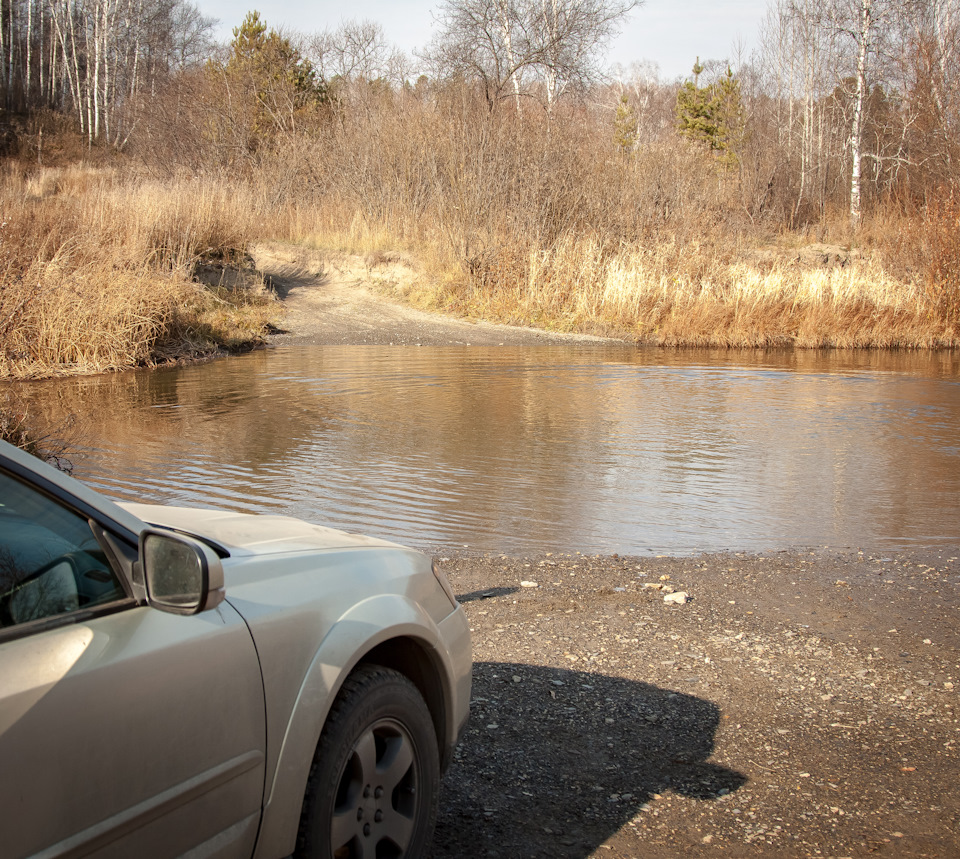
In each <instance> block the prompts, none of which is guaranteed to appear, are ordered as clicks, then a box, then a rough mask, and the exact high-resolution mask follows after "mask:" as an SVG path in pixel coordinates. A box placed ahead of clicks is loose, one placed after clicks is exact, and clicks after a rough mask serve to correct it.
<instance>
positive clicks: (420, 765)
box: [296, 665, 440, 859]
mask: <svg viewBox="0 0 960 859" xmlns="http://www.w3.org/2000/svg"><path fill="white" fill-rule="evenodd" d="M439 786H440V759H439V753H438V750H437V738H436V734H435V733H434V728H433V721H432V719H431V717H430V711H429V710H428V709H427V705H426V703H425V702H424V700H423V697H422V696H421V695H420V693H419V691H418V690H417V688H416V687H415V686H414V685H413V683H411V682H410V681H409V680H408V679H407V678H406V677H404V676H403V675H402V674H400V673H399V672H397V671H394V670H392V669H389V668H383V667H380V666H375V665H366V666H361V667H360V668H359V669H357V670H356V671H355V672H354V673H353V674H352V675H351V676H350V677H349V678H347V680H346V682H345V683H344V685H343V688H342V689H341V690H340V693H339V695H338V696H337V700H336V701H335V702H334V705H333V708H332V709H331V711H330V716H329V718H328V719H327V724H326V725H325V726H324V729H323V733H322V734H321V736H320V743H319V744H318V746H317V751H316V755H315V756H314V759H313V765H312V767H311V769H310V777H309V779H308V781H307V791H306V795H305V797H304V802H303V812H302V815H301V819H300V831H299V835H298V840H297V853H296V855H297V856H298V857H310V859H361V857H366V859H372V857H378V859H380V857H392V859H399V857H407V859H416V857H420V856H425V855H426V854H427V851H428V848H429V846H430V842H431V841H432V839H433V830H434V826H435V825H436V818H437V801H438V794H439Z"/></svg>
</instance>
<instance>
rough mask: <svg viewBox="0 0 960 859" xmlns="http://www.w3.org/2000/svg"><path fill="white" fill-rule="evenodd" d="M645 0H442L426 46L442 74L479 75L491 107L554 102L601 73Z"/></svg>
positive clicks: (428, 56) (549, 105)
mask: <svg viewBox="0 0 960 859" xmlns="http://www.w3.org/2000/svg"><path fill="white" fill-rule="evenodd" d="M640 2H641V0H444V2H443V3H442V4H441V6H440V11H439V14H438V17H437V20H438V23H439V25H440V29H439V32H438V33H437V35H436V36H435V37H434V39H433V41H432V42H431V44H430V46H429V47H428V49H427V52H426V54H425V59H426V60H427V61H428V62H429V63H430V64H431V65H432V67H433V70H434V73H435V74H436V75H437V76H438V77H453V78H455V77H462V78H465V79H468V80H475V81H479V82H480V84H481V85H482V86H483V89H484V93H485V95H486V97H487V101H488V103H489V104H490V106H491V107H492V106H493V105H494V104H496V103H497V102H498V101H500V100H502V99H503V98H505V97H511V98H513V99H514V101H515V103H516V105H517V106H518V107H519V105H520V98H521V96H522V95H533V94H536V93H537V91H538V90H537V89H536V88H534V85H536V87H538V88H539V92H540V93H541V94H542V95H543V98H544V101H545V103H546V106H547V108H548V110H550V109H552V107H553V105H554V103H555V102H556V99H557V98H558V97H560V96H561V95H562V94H563V93H564V92H566V91H568V90H569V89H571V88H576V87H585V86H586V85H587V84H589V83H590V82H592V81H594V80H596V78H597V76H598V71H599V61H600V57H601V53H602V50H603V48H604V47H606V45H607V44H608V43H609V41H610V40H611V39H612V38H613V37H614V36H615V35H616V34H617V33H618V32H619V30H620V27H621V25H622V23H623V19H624V18H625V16H626V15H627V14H628V13H629V12H630V11H632V10H633V9H635V8H637V7H638V6H639V5H640Z"/></svg>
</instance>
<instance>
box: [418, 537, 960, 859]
mask: <svg viewBox="0 0 960 859" xmlns="http://www.w3.org/2000/svg"><path fill="white" fill-rule="evenodd" d="M441 566H442V568H443V569H444V571H445V572H446V573H447V575H448V576H449V578H450V581H451V583H452V584H453V587H454V590H455V591H456V592H457V594H458V595H459V597H460V599H461V601H462V602H463V604H464V608H465V611H466V612H467V615H468V617H469V620H470V624H471V627H472V629H473V644H474V659H475V670H474V696H473V705H472V712H471V722H470V725H469V728H468V732H467V734H466V736H465V738H464V741H463V743H462V744H461V746H460V748H459V750H458V753H457V757H456V759H455V761H454V763H453V765H452V766H451V769H450V771H449V772H448V774H447V776H446V779H445V782H444V792H443V796H442V799H441V814H440V821H439V824H438V830H437V837H436V846H435V850H434V856H435V857H465V856H471V857H473V856H491V857H494V856H498V857H522V856H544V857H549V856H558V857H559V856H570V857H573V856H582V857H586V856H597V857H674V856H677V857H679V856H707V855H710V856H716V855H725V856H834V857H842V856H867V855H877V856H890V857H894V856H896V857H899V856H937V857H956V856H960V790H958V787H957V785H958V781H960V614H958V610H960V547H955V548H944V549H936V550H928V551H915V552H901V553H897V554H877V553H872V554H871V553H860V552H856V551H850V552H830V551H828V550H822V551H819V552H815V553H797V552H792V553H775V554H770V555H766V556H748V555H740V554H728V555H712V556H703V557H697V558H625V557H618V556H616V555H614V556H604V557H584V556H580V555H572V556H571V555H545V556H543V557H538V558H524V559H521V558H512V557H506V556H485V557H460V558H446V559H442V561H441ZM671 592H673V593H675V594H676V593H680V592H683V593H685V594H686V595H688V596H689V599H688V600H687V601H684V598H683V597H679V596H671V597H670V598H671V600H678V601H677V602H666V601H665V597H668V596H670V594H671Z"/></svg>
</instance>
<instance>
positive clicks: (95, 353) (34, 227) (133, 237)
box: [0, 170, 267, 377]
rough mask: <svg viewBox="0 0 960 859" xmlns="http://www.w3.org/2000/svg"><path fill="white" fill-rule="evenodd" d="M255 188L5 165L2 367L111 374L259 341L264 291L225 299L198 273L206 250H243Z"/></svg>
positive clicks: (0, 207)
mask: <svg viewBox="0 0 960 859" xmlns="http://www.w3.org/2000/svg"><path fill="white" fill-rule="evenodd" d="M80 176H82V177H83V179H82V181H80V179H79V178H78V177H80ZM248 196H249V195H248V194H247V192H246V191H245V189H243V188H232V187H229V186H226V185H223V184H218V183H211V182H186V183H184V182H173V183H166V184H163V183H155V182H145V181H142V180H136V179H118V178H117V177H116V176H115V175H113V174H112V173H111V172H102V173H100V174H90V173H89V172H87V173H83V172H81V171H79V170H75V171H73V174H72V176H71V173H70V172H69V171H67V172H66V174H64V173H63V171H60V172H59V173H58V172H56V171H52V172H51V173H49V174H45V173H41V174H39V175H38V176H32V177H29V178H26V179H25V178H24V177H21V176H18V175H16V174H15V173H10V174H8V176H7V177H5V181H4V182H3V183H2V185H0V344H2V348H0V375H4V376H17V377H30V376H40V375H49V374H51V373H64V372H103V371H106V370H115V369H122V368H126V367H132V366H137V365H139V364H144V363H150V362H152V361H156V360H164V359H168V358H172V357H183V356H184V355H197V354H202V353H204V352H209V351H211V350H214V349H216V348H217V347H218V346H220V345H237V344H238V342H242V341H243V340H244V339H246V340H247V341H255V340H256V339H257V338H258V337H259V336H260V331H261V330H262V327H263V324H264V322H265V321H266V311H265V310H264V309H261V310H259V311H256V312H251V306H254V307H256V306H264V307H265V305H266V304H267V295H266V293H265V292H263V291H260V292H259V294H257V295H255V296H253V300H252V301H250V300H249V299H248V297H246V296H240V298H239V300H237V301H235V302H233V303H226V302H224V300H223V298H222V297H217V296H215V295H213V294H211V293H210V292H209V291H207V290H205V289H204V288H203V287H202V286H201V285H200V284H198V283H196V282H195V281H194V279H193V269H194V266H195V265H196V263H197V262H198V261H199V260H203V259H207V260H209V259H217V260H238V259H242V258H243V257H244V255H245V254H246V248H247V246H248V245H249V243H250V242H251V241H253V240H254V239H256V238H257V236H258V226H257V221H256V217H257V211H256V210H255V209H254V208H253V207H252V206H251V205H249V201H248V199H247V197H248ZM234 304H237V305H240V307H239V308H238V309H236V308H235V309H234V311H233V312H224V307H225V306H228V307H233V305H234Z"/></svg>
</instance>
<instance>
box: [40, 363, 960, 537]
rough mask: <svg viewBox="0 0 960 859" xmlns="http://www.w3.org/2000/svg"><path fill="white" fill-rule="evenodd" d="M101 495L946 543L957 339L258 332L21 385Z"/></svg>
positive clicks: (458, 530) (577, 533)
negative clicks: (517, 341) (63, 428)
mask: <svg viewBox="0 0 960 859" xmlns="http://www.w3.org/2000/svg"><path fill="white" fill-rule="evenodd" d="M21 390H22V391H23V392H24V393H25V394H26V395H27V396H28V397H29V398H30V399H31V400H32V401H33V405H32V408H33V409H34V410H35V411H36V412H37V413H38V414H44V415H47V416H49V417H52V418H55V417H56V416H58V415H62V414H65V413H70V412H73V413H75V414H77V415H78V416H79V417H80V420H81V424H82V428H83V433H84V439H85V450H84V455H83V456H82V457H80V458H78V461H77V463H76V472H75V473H76V475H77V476H78V477H80V478H81V479H83V480H85V481H86V482H88V483H90V484H92V485H93V486H95V487H97V488H99V489H101V490H103V491H105V492H107V493H109V494H110V495H113V496H115V497H117V498H121V499H128V500H144V501H150V502H160V503H165V504H181V505H187V506H219V507H227V508H231V509H234V510H239V511H254V512H271V513H286V514H291V515H294V516H299V517H302V518H306V519H310V520H314V521H318V522H324V523H327V524H331V525H333V526H335V527H340V528H345V529H348V530H352V531H360V532H364V533H370V534H374V535H377V536H382V537H385V538H388V539H392V540H397V541H400V542H404V543H408V544H411V545H415V546H418V547H422V548H427V549H431V550H440V551H443V550H445V549H448V550H450V551H461V552H462V551H465V550H466V551H481V552H505V553H512V554H532V553H539V552H544V551H581V552H584V553H601V552H603V553H612V552H619V553H621V554H649V553H654V554H687V553H696V552H701V551H711V552H712V551H723V550H744V551H768V550H771V549H786V548H799V547H823V546H830V547H857V546H869V547H871V548H874V549H876V548H880V549H884V548H886V549H889V550H891V551H892V550H894V549H897V548H904V547H911V546H918V545H924V546H926V545H937V544H949V543H954V544H955V543H957V542H960V355H957V354H951V353H940V354H934V353H929V354H927V353H853V352H822V353H820V352H753V351H747V352H727V351H696V350H683V351H669V350H659V349H650V350H637V349H634V348H630V347H622V346H612V347H608V346H592V347H566V346H560V347H553V346H549V347H532V348H531V347H526V348H512V347H501V348H497V347H454V348H444V347H422V348H418V347H396V346H395V347H378V346H369V347H362V346H345V347H331V346H323V347H319V346H318V347H309V346H308V347H297V348H291V347H276V348H271V349H268V350H264V351H261V352H256V353H252V354H249V355H244V356H239V357H233V358H227V359H224V360H220V361H217V362H214V363H210V364H203V365H198V366H190V367H185V368H176V369H169V370H160V371H153V372H133V373H122V374H113V375H106V376H98V377H90V378H80V379H68V380H56V381H46V382H42V383H31V384H29V385H26V386H22V387H21Z"/></svg>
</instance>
